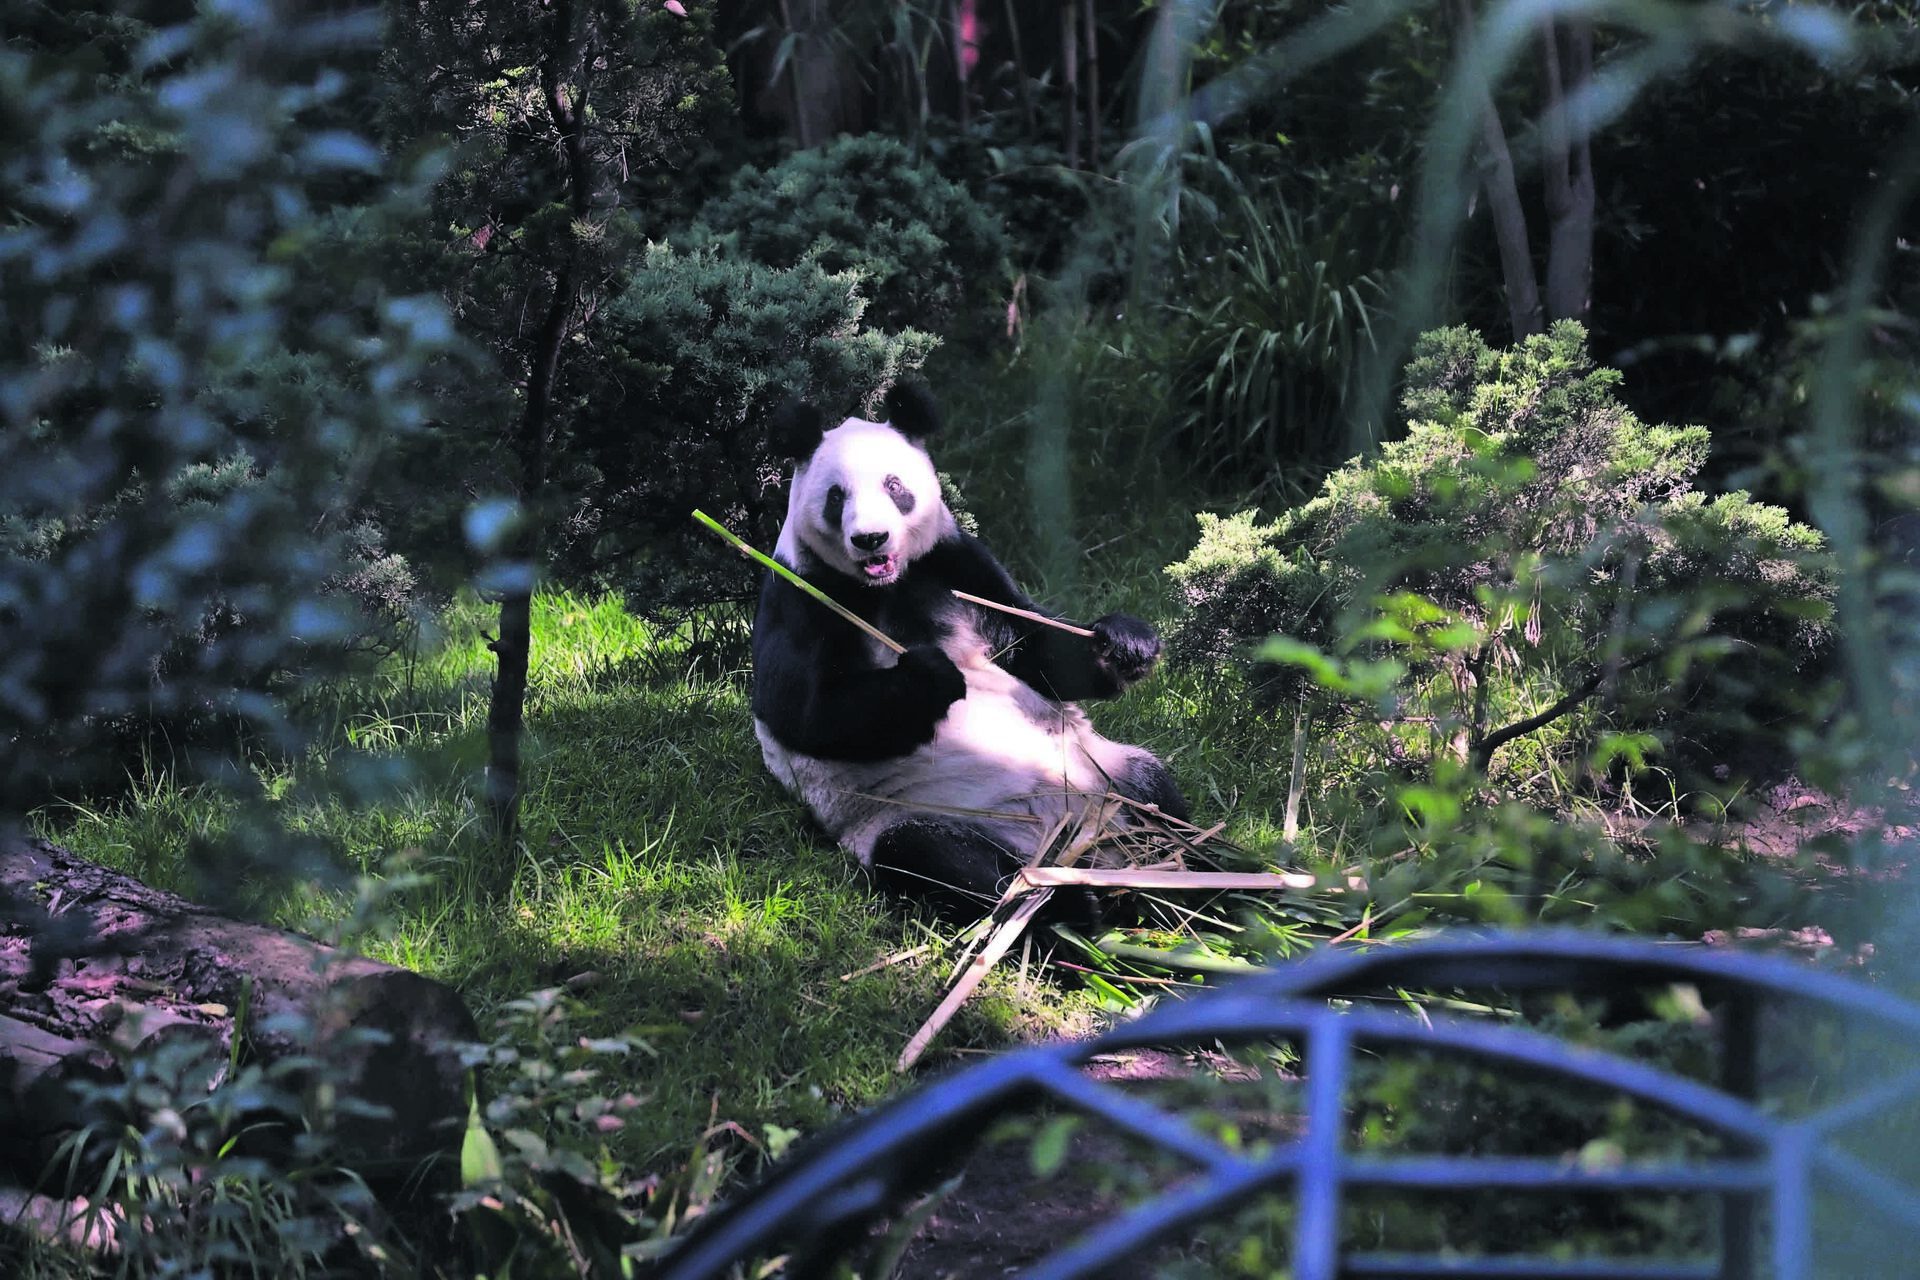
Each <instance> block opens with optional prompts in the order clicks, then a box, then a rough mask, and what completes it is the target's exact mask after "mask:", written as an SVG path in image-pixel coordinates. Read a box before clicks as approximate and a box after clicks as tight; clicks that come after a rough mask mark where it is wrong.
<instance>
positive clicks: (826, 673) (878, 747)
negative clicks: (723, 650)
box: [753, 577, 967, 761]
mask: <svg viewBox="0 0 1920 1280" xmlns="http://www.w3.org/2000/svg"><path fill="white" fill-rule="evenodd" d="M966 691H967V685H966V679H965V677H963V676H962V675H961V674H960V671H959V669H958V668H957V667H955V666H954V665H953V662H952V660H951V659H949V658H948V657H947V655H946V654H944V653H942V652H941V651H940V650H939V649H938V648H937V647H935V646H932V645H913V646H910V647H909V648H908V649H907V652H906V653H905V654H903V655H902V656H901V658H900V660H899V662H898V663H896V664H895V665H894V666H891V667H874V666H872V665H870V663H869V661H868V659H867V655H866V651H865V641H864V639H863V638H862V637H861V635H860V633H859V632H857V631H856V630H854V628H853V627H852V626H851V625H850V624H848V623H847V622H846V621H844V620H843V619H840V618H837V617H834V616H833V615H832V614H830V613H828V612H827V611H826V610H825V609H824V608H822V607H821V606H819V605H817V604H815V603H814V602H813V601H811V600H808V599H806V598H805V597H804V596H802V595H801V594H800V593H799V592H798V591H796V590H794V589H793V588H792V587H790V586H787V585H786V584H783V583H778V582H777V581H775V580H773V579H772V578H771V577H769V579H768V582H767V585H766V586H765V587H764V588H763V589H762V591H761V593H760V613H759V616H758V617H757V618H756V619H755V621H754V628H753V714H754V715H755V717H757V718H758V719H759V720H760V721H761V722H762V723H763V724H765V725H766V726H767V728H768V730H770V731H771V732H772V734H773V736H774V737H775V738H777V739H778V740H779V741H780V744H781V745H782V746H784V747H786V748H787V749H788V750H789V751H797V752H800V753H801V754H802V755H809V756H816V757H818V758H820V759H823V760H859V761H865V760H886V759H891V758H892V757H894V756H901V755H905V754H907V753H908V752H910V751H912V750H913V749H914V748H915V747H919V746H922V745H924V744H925V743H928V742H931V741H932V740H933V731H934V727H935V726H936V725H938V724H939V723H940V720H941V719H942V717H944V716H945V715H946V713H947V708H948V707H950V706H952V705H953V704H954V703H955V702H958V701H959V700H960V699H961V698H963V697H965V696H966Z"/></svg>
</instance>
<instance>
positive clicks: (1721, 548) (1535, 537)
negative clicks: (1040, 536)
mask: <svg viewBox="0 0 1920 1280" xmlns="http://www.w3.org/2000/svg"><path fill="white" fill-rule="evenodd" d="M1618 381H1619V375H1618V374H1617V373H1615V372H1613V371H1612V370H1608V369H1596V368H1595V367H1594V366H1593V364H1592V362H1591V361H1590V360H1589V359H1588V357H1587V352H1586V345H1585V334H1584V332H1583V331H1582V330H1581V328H1580V327H1579V326H1578V325H1577V324H1573V323H1571V322H1563V323H1561V324H1558V325H1556V326H1554V328H1553V331H1552V332H1551V333H1549V334H1546V335H1542V336H1538V337H1535V338H1530V339H1528V340H1527V341H1526V342H1524V343H1522V344H1520V345H1518V346H1516V347H1514V348H1512V349H1511V350H1509V351H1504V352H1502V351H1494V350H1491V349H1489V348H1488V347H1487V346H1486V344H1485V343H1483V342H1482V341H1481V340H1480V339H1479V338H1478V337H1476V336H1475V335H1474V334H1472V333H1471V332H1469V331H1468V330H1465V329H1448V330H1441V331H1438V332H1435V333H1430V334H1427V335H1426V336H1425V337H1423V338H1422V339H1421V340H1420V342H1419V344H1418V345H1417V347H1416V349H1415V353H1414V358H1413V361H1412V363H1411V364H1410V365H1409V366H1408V369H1407V389H1406V392H1405V397H1404V400H1403V407H1404V408H1405V410H1406V413H1407V417H1408V434H1407V438H1406V439H1404V440H1401V441H1398V442H1396V443H1393V444H1389V445H1387V446H1386V447H1385V448H1384V449H1382V450H1381V452H1380V453H1379V455H1378V456H1376V457H1372V458H1367V459H1358V458H1357V459H1354V460H1353V461H1351V462H1349V463H1347V464H1346V465H1345V466H1343V467H1341V468H1340V469H1339V470H1338V471H1336V472H1335V473H1334V474H1333V475H1332V476H1330V477H1328V479H1327V481H1326V484H1325V485H1324V486H1323V488H1322V489H1321V492H1320V494H1319V496H1318V497H1316V498H1314V499H1313V500H1312V501H1311V502H1308V503H1306V504H1305V505H1303V506H1300V507H1296V508H1294V509H1292V510H1290V511H1287V512H1285V513H1284V514H1282V515H1281V516H1280V517H1279V518H1278V519H1277V520H1274V521H1271V522H1269V523H1265V524H1262V523H1260V522H1259V521H1258V520H1257V519H1256V517H1255V516H1254V515H1253V514H1252V513H1245V512H1243V513H1241V514H1239V515H1236V516H1232V517H1230V518H1225V519H1222V518H1219V517H1214V516H1207V515H1203V516H1201V518H1200V519H1201V539H1200V544H1199V546H1198V547H1197V548H1196V549H1195V550H1194V551H1193V553H1192V554H1191V555H1190V556H1188V557H1187V559H1186V560H1184V561H1182V562H1181V563H1179V564H1176V565H1173V566H1171V567H1170V568H1169V570H1168V572H1169V574H1170V575H1171V576H1172V578H1173V581H1174V584H1175V587H1176V590H1177V591H1178V594H1179V597H1180V602H1181V605H1182V608H1183V613H1182V616H1181V618H1180V619H1179V622H1178V625H1177V626H1176V627H1175V628H1174V631H1173V634H1172V637H1171V649H1172V652H1173V654H1174V655H1175V656H1176V657H1177V658H1179V659H1181V660H1184V661H1187V662H1197V663H1202V664H1211V665H1216V666H1217V665H1221V664H1228V663H1232V662H1234V661H1237V660H1239V659H1242V658H1244V657H1246V656H1247V655H1248V654H1249V653H1250V651H1251V648H1252V646H1253V645H1254V644H1255V643H1256V642H1258V641H1260V640H1262V639H1264V638H1265V637H1268V636H1272V635H1276V634H1281V633H1284V634H1285V635H1286V636H1288V637H1290V639H1289V640H1285V641H1282V642H1278V643H1275V644H1270V645H1268V646H1267V647H1266V648H1265V649H1264V650H1263V651H1262V652H1263V653H1264V655H1265V657H1266V658H1267V659H1268V662H1269V665H1266V666H1264V667H1263V668H1261V669H1260V671H1259V672H1258V674H1257V677H1256V678H1257V681H1258V683H1259V685H1260V688H1261V692H1262V694H1263V696H1265V697H1266V698H1267V699H1269V700H1271V699H1275V698H1278V697H1284V696H1290V695H1295V694H1300V693H1303V692H1304V689H1305V682H1304V680H1303V676H1304V674H1305V673H1307V672H1309V671H1318V672H1320V673H1321V674H1323V675H1324V676H1326V677H1327V680H1328V681H1330V682H1331V684H1332V686H1333V687H1334V688H1335V689H1336V690H1337V691H1338V692H1337V696H1336V697H1335V698H1334V699H1333V701H1335V702H1346V703H1349V704H1352V703H1359V702H1376V703H1377V706H1376V713H1377V714H1378V715H1380V716H1381V717H1382V718H1384V719H1386V720H1387V721H1389V722H1393V723H1397V724H1401V725H1406V724H1413V723H1419V724H1422V725H1424V726H1426V729H1427V731H1428V732H1430V733H1432V734H1433V736H1434V738H1435V740H1437V741H1444V742H1445V744H1446V745H1447V748H1448V751H1449V754H1451V755H1452V757H1453V758H1455V759H1457V760H1459V761H1460V762H1462V763H1466V764H1471V765H1473V766H1475V767H1476V768H1477V769H1479V770H1481V771H1484V770H1485V769H1486V768H1487V766H1488V764H1489V763H1490V762H1491V760H1492V757H1493V754H1494V752H1495V751H1496V750H1498V749H1499V748H1500V747H1501V746H1502V745H1504V744H1505V743H1507V742H1510V741H1513V740H1515V739H1516V738H1519V737H1521V736H1524V735H1525V734H1527V733H1531V732H1533V731H1534V730H1536V729H1540V728H1544V727H1545V726H1546V725H1548V724H1550V723H1552V722H1553V721H1555V720H1557V719H1559V718H1560V717H1562V716H1564V715H1566V714H1568V713H1569V712H1571V711H1573V710H1574V709H1575V708H1577V707H1579V706H1581V705H1582V704H1584V703H1585V702H1587V701H1588V700H1589V699H1590V698H1593V697H1594V696H1595V695H1597V694H1600V693H1602V692H1605V693H1607V694H1608V695H1609V696H1610V697H1611V698H1612V699H1613V700H1614V703H1615V706H1616V708H1617V710H1616V714H1617V715H1618V716H1621V717H1628V718H1631V717H1637V720H1636V723H1635V724H1634V725H1633V726H1632V727H1637V728H1639V729H1649V728H1655V727H1660V726H1661V725H1670V726H1671V725H1673V724H1674V723H1675V722H1676V720H1677V719H1678V718H1679V716H1680V712H1681V710H1682V704H1683V703H1685V702H1692V703H1695V704H1699V705H1712V704H1714V703H1715V696H1714V690H1712V689H1711V688H1708V687H1706V686H1704V685H1703V684H1702V681H1708V682H1711V681H1713V680H1717V679H1720V678H1722V677H1723V676H1725V677H1727V678H1731V674H1732V673H1731V672H1730V668H1733V667H1734V666H1735V665H1736V664H1726V663H1712V662H1711V661H1710V660H1711V659H1715V658H1720V657H1724V656H1727V655H1729V654H1732V653H1736V652H1737V653H1738V654H1740V655H1741V659H1742V660H1741V662H1740V663H1739V664H1737V668H1738V673H1739V676H1740V678H1741V679H1742V680H1744V681H1745V682H1746V688H1747V689H1749V690H1752V691H1754V692H1759V691H1761V690H1764V688H1765V683H1764V682H1765V681H1766V679H1767V673H1769V672H1774V673H1779V672H1783V671H1788V670H1801V669H1803V668H1805V667H1807V666H1808V665H1809V664H1810V663H1811V662H1812V661H1813V660H1814V659H1816V658H1817V657H1818V656H1819V655H1820V654H1821V653H1822V652H1823V651H1824V650H1825V649H1826V648H1827V646H1828V644H1829V643H1830V641H1831V639H1832V635H1831V629H1830V626H1829V623H1828V618H1829V614H1830V606H1829V601H1830V599H1831V596H1832V568H1831V565H1830V564H1829V563H1828V561H1827V560H1826V558H1825V557H1824V555H1823V554H1822V546H1823V544H1822V540H1821V537H1820V535H1819V534H1818V533H1817V532H1815V531H1814V530H1813V529H1811V528H1808V527H1807V526H1805V525H1801V524H1797V523H1795V522H1794V521H1792V520H1791V519H1789V518H1788V517H1787V515H1786V513H1785V512H1783V511H1780V510H1779V509H1777V508H1773V507H1768V506H1764V505H1761V504H1758V503H1755V502H1753V501H1751V500H1750V499H1749V498H1748V496H1747V495H1746V494H1744V493H1731V494H1725V495H1722V496H1720V497H1717V498H1713V499H1708V498H1706V497H1705V496H1704V495H1702V494H1699V493H1696V492H1694V491H1693V489H1692V487H1691V484H1692V479H1693V476H1694V474H1695V473H1696V472H1697V471H1698V470H1699V468H1700V466H1701V464H1702V463H1703V462H1704V461H1705V458H1706V453H1707V447H1708V436H1707V432H1706V430H1705V429H1704V428H1701V427H1683V428H1675V427H1664V426H1646V425H1644V424H1642V423H1640V422H1639V421H1638V420H1636V419H1635V418H1634V416H1633V415H1632V414H1631V413H1629V412H1627V411H1626V410H1625V409H1624V408H1623V407H1621V405H1620V404H1619V403H1618V401H1617V400H1616V399H1615V398H1614V394H1613V389H1614V387H1615V385H1616V384H1617V383H1618ZM1321 649H1332V650H1336V651H1338V652H1340V653H1342V654H1345V655H1348V656H1350V657H1353V658H1357V659H1362V660H1364V661H1362V662H1361V663H1359V664H1358V665H1349V666H1347V667H1346V668H1345V669H1344V670H1341V669H1338V668H1337V667H1336V665H1335V664H1331V663H1329V661H1328V659H1327V658H1326V656H1325V655H1324V654H1322V653H1320V652H1319V650H1321ZM1369 663H1370V664H1371V665H1369ZM1382 664H1384V665H1382ZM1635 682H1638V685H1639V687H1640V689H1641V690H1642V691H1644V692H1647V693H1650V694H1651V695H1653V696H1652V698H1651V700H1650V701H1648V702H1646V703H1645V704H1643V705H1640V706H1637V707H1635V706H1631V705H1630V704H1629V702H1627V701H1623V700H1625V699H1628V696H1629V694H1630V693H1631V692H1633V685H1634V684H1635ZM1741 692H1742V690H1741V689H1739V688H1734V687H1723V688H1722V689H1720V690H1719V694H1720V701H1721V702H1724V701H1725V697H1726V695H1728V694H1729V693H1731V694H1732V695H1734V696H1738V695H1739V694H1740V693H1741ZM1501 717H1505V718H1506V722H1505V723H1504V724H1503V723H1500V722H1499V721H1500V718H1501Z"/></svg>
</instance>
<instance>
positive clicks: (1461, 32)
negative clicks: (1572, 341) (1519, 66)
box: [1453, 0, 1544, 341]
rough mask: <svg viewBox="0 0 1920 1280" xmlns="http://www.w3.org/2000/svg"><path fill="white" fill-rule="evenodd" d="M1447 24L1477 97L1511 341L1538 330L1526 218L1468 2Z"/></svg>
mask: <svg viewBox="0 0 1920 1280" xmlns="http://www.w3.org/2000/svg"><path fill="white" fill-rule="evenodd" d="M1453 25H1454V39H1455V40H1457V41H1458V42H1459V48H1460V50H1461V51H1462V53H1463V54H1464V55H1465V56H1463V57H1461V58H1460V59H1459V61H1460V64H1461V66H1462V67H1463V68H1464V69H1465V71H1466V74H1467V75H1468V76H1469V77H1470V79H1471V83H1470V84H1469V85H1468V86H1467V91H1468V92H1469V93H1472V94H1474V95H1475V96H1476V97H1477V98H1478V99H1479V107H1478V109H1479V113H1480V183H1481V186H1482V187H1484V188H1485V189H1486V193H1487V207H1488V209H1489V211H1490V212H1491V213H1492V215H1493V234H1494V238H1495V240H1496V241H1497V242H1498V243H1499V246H1500V274H1501V277H1502V278H1503V279H1504V280H1505V281H1506V285H1507V310H1508V313H1509V315H1510V317H1511V319H1512V322H1513V336H1514V339H1515V341H1518V340H1519V339H1521V338H1525V337H1529V336H1531V335H1533V334H1536V333H1539V332H1541V330H1542V329H1543V328H1544V325H1543V323H1542V316H1541V307H1540V286H1539V283H1538V280H1537V279H1536V277H1535V276H1534V271H1533V254H1532V252H1531V250H1530V249H1529V248H1528V246H1527V215H1526V211H1525V210H1524V209H1522V208H1521V206H1520V187H1519V185H1518V183H1516V182H1515V180H1514V176H1513V153H1512V152H1511V151H1509V150H1508V148H1507V133H1506V130H1505V129H1503V128H1502V127H1501V126H1500V113H1499V111H1498V110H1496V109H1495V107H1494V105H1493V94H1492V92H1491V91H1490V90H1489V88H1488V85H1487V79H1486V69H1485V68H1484V67H1482V66H1481V65H1480V62H1479V59H1478V57H1477V56H1475V51H1474V48H1473V6H1472V4H1471V2H1470V0H1454V4H1453Z"/></svg>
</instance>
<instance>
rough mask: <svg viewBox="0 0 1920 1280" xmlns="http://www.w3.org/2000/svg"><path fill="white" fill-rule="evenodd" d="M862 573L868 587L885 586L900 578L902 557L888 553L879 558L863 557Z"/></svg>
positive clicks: (861, 559) (861, 560)
mask: <svg viewBox="0 0 1920 1280" xmlns="http://www.w3.org/2000/svg"><path fill="white" fill-rule="evenodd" d="M860 572H861V574H862V575H864V576H865V578H866V580H867V585H868V586H885V585H886V584H887V583H889V582H892V581H893V580H894V579H895V578H898V577H899V576H900V557H899V556H897V555H891V554H888V553H886V552H882V553H881V554H879V555H877V556H862V557H861V558H860Z"/></svg>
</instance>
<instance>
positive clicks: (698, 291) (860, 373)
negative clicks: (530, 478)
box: [554, 245, 935, 611]
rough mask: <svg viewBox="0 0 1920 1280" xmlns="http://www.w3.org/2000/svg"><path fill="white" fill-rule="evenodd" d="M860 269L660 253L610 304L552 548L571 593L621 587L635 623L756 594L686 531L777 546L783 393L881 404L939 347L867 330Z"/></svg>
mask: <svg viewBox="0 0 1920 1280" xmlns="http://www.w3.org/2000/svg"><path fill="white" fill-rule="evenodd" d="M858 285H859V276H858V274H857V273H856V272H854V271H852V270H844V271H841V272H839V273H837V274H835V273H829V272H828V271H827V270H826V269H825V268H824V267H822V266H821V264H820V263H819V261H817V260H815V259H812V258H809V259H807V260H805V261H802V262H799V263H797V264H795V265H793V266H790V267H769V266H765V265H762V264H760V263H757V262H750V261H745V260H743V259H739V258H729V257H726V256H723V255H722V254H721V253H720V252H719V251H718V250H717V249H715V248H712V247H708V248H705V249H696V250H691V251H680V250H676V249H674V248H672V247H670V246H667V245H652V246H650V247H649V248H648V250H647V252H646V256H645V258H644V261H643V263H642V264H639V269H638V270H636V271H634V272H633V274H632V276H631V278H630V279H629V281H628V283H627V286H626V288H625V290H624V291H623V292H622V293H621V294H620V295H619V297H617V298H616V299H614V300H613V302H612V303H610V304H609V307H608V309H607V314H606V315H605V316H604V319H603V325H602V330H601V333H602V339H601V347H600V351H599V356H600V358H599V359H598V360H597V361H596V362H595V364H594V366H593V369H592V377H591V380H590V381H589V382H587V383H586V385H584V386H583V387H582V388H581V390H580V392H579V394H578V400H577V409H576V411H575V414H574V418H573V422H574V427H573V430H574V436H573V438H572V439H571V440H570V441H569V442H568V446H567V450H566V456H567V457H568V458H570V459H575V460H576V461H575V462H574V463H573V464H572V467H571V470H570V472H569V473H567V474H564V475H562V476H560V477H559V478H558V480H559V483H560V484H561V485H563V486H566V487H567V488H568V489H569V490H570V497H569V501H570V502H571V504H572V505H571V509H570V510H569V512H568V513H567V515H566V517H565V519H564V520H563V522H562V526H561V529H560V533H559V536H558V537H557V538H556V540H555V551H554V559H555V564H556V568H557V570H558V572H559V573H560V575H561V576H562V577H563V578H565V579H567V580H568V581H572V582H578V583H583V584H590V585H593V586H597V587H610V588H614V589H618V590H621V591H623V592H624V593H625V594H626V597H627V599H628V602H629V604H630V605H631V606H632V607H634V608H636V609H639V610H641V611H658V610H660V609H662V608H667V609H673V608H691V607H693V606H697V605H702V604H709V603H714V602H718V601H728V600H744V599H747V598H750V597H751V596H752V594H753V592H754V591H755V590H756V588H757V584H758V582H759V574H758V573H757V571H755V570H754V569H753V568H752V566H751V565H749V564H748V563H747V562H746V561H744V560H742V559H741V558H740V557H739V556H738V555H737V554H735V553H734V552H733V551H731V550H729V549H728V548H727V547H726V546H724V545H723V544H722V543H720V542H719V541H718V540H717V539H715V538H713V537H712V536H711V535H710V534H707V533H704V532H702V531H700V530H698V529H697V528H695V526H694V525H693V523H692V520H691V518H690V513H691V512H692V511H693V509H694V508H695V507H700V508H702V509H704V510H705V511H707V512H708V513H709V514H711V515H713V516H714V517H716V518H718V519H720V520H722V521H724V522H726V523H727V524H728V525H729V526H730V527H732V528H733V529H734V530H735V531H736V532H738V533H740V534H742V535H743V536H745V537H746V538H747V539H748V540H749V541H756V542H757V543H758V545H761V546H762V547H771V546H772V544H773V539H774V537H775V536H776V534H777V533H778V530H779V527H780V521H781V519H782V518H783V517H784V516H785V514H786V512H785V508H784V506H783V505H782V504H781V503H780V502H779V496H780V475H781V468H780V459H778V458H774V457H771V456H770V455H769V454H768V452H767V443H766V435H765V431H764V430H763V424H764V422H765V419H766V417H767V415H769V414H770V413H771V412H772V411H773V409H774V408H776V407H777V406H778V405H779V403H780V402H781V400H783V399H784V398H785V397H786V396H788V395H799V396H802V397H804V398H806V399H808V400H810V401H812V402H813V403H816V404H819V405H822V406H823V407H827V408H829V409H830V410H833V409H846V410H852V409H855V408H863V407H871V406H872V405H873V403H874V402H875V401H876V400H877V398H878V396H879V395H880V394H881V393H882V392H884V391H885V390H886V388H887V387H888V386H889V385H891V384H892V382H893V381H894V380H895V379H896V378H898V377H900V376H901V375H902V374H903V373H906V372H909V371H911V370H914V369H917V368H919V366H920V364H921V363H922V362H923V361H924V360H925V359H926V357H927V354H928V353H929V352H930V351H931V350H932V349H933V346H934V343H935V339H933V338H932V337H931V336H929V335H927V334H925V333H921V332H918V331H915V330H906V331H904V332H900V333H887V332H881V331H879V330H876V329H874V328H872V327H869V326H867V325H866V324H864V323H863V320H864V316H865V312H866V309H867V302H866V300H865V299H864V298H862V297H861V296H860V293H859V288H858Z"/></svg>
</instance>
